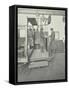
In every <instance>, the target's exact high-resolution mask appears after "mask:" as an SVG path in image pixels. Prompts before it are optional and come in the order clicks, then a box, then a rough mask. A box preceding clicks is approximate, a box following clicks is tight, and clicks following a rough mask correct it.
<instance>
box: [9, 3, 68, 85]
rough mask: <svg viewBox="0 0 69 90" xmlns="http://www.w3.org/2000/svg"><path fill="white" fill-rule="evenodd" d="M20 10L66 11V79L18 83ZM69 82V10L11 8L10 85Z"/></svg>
mask: <svg viewBox="0 0 69 90" xmlns="http://www.w3.org/2000/svg"><path fill="white" fill-rule="evenodd" d="M18 8H29V9H42V10H43V9H44V10H45V9H48V10H62V11H65V79H61V80H41V81H25V82H18V81H17V77H18V74H17V72H18V67H17V57H18V53H17V48H18V47H17V46H18V31H17V27H18V18H17V17H18V14H17V13H18ZM55 82H67V8H61V7H44V6H28V5H13V6H10V7H9V83H11V84H14V85H19V84H39V83H55Z"/></svg>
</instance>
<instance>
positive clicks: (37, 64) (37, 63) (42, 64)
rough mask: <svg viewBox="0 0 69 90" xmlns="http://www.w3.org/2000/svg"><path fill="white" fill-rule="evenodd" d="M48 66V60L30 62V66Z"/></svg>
mask: <svg viewBox="0 0 69 90" xmlns="http://www.w3.org/2000/svg"><path fill="white" fill-rule="evenodd" d="M45 66H48V61H38V62H37V61H36V62H31V63H30V64H29V68H30V69H31V68H40V67H45Z"/></svg>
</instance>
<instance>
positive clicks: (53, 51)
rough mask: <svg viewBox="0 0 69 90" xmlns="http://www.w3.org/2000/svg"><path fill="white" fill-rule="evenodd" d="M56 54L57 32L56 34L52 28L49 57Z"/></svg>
mask: <svg viewBox="0 0 69 90" xmlns="http://www.w3.org/2000/svg"><path fill="white" fill-rule="evenodd" d="M54 54H55V32H54V30H53V28H51V35H50V44H49V56H52V55H54Z"/></svg>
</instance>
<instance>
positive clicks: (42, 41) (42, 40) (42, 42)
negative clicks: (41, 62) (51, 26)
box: [40, 27, 44, 52]
mask: <svg viewBox="0 0 69 90" xmlns="http://www.w3.org/2000/svg"><path fill="white" fill-rule="evenodd" d="M40 47H41V52H44V32H43V28H42V27H41V29H40Z"/></svg>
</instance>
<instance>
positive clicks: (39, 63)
mask: <svg viewBox="0 0 69 90" xmlns="http://www.w3.org/2000/svg"><path fill="white" fill-rule="evenodd" d="M65 19H66V14H65V10H61V9H60V10H59V9H54V10H53V9H38V8H37V9H36V8H25V7H24V8H20V7H19V8H17V20H18V21H17V32H18V35H17V38H18V40H17V41H18V42H17V54H18V56H17V82H28V81H44V80H45V81H49V80H65V79H66V75H65V73H66V72H65V69H66V68H65V67H66V66H65V65H66V64H65V62H66V61H65V60H66V59H65V42H66V41H65V40H66V38H65V32H66V22H65V21H66V20H65Z"/></svg>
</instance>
